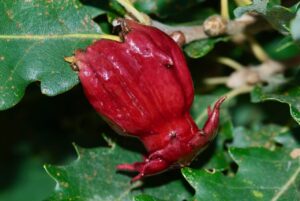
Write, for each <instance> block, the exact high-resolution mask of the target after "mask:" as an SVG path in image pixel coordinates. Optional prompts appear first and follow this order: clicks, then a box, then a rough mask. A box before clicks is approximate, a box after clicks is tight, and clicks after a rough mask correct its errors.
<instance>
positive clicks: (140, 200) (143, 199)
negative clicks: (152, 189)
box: [134, 195, 164, 201]
mask: <svg viewBox="0 0 300 201" xmlns="http://www.w3.org/2000/svg"><path fill="white" fill-rule="evenodd" d="M134 201H164V200H161V199H157V198H155V197H152V196H150V195H137V196H136V197H135V198H134Z"/></svg>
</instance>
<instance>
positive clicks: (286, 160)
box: [182, 147, 300, 201]
mask: <svg viewBox="0 0 300 201" xmlns="http://www.w3.org/2000/svg"><path fill="white" fill-rule="evenodd" d="M297 150H299V149H294V150H292V149H277V150H274V151H270V150H266V149H264V148H247V149H243V148H234V147H231V148H230V149H229V153H230V155H231V157H232V159H233V160H234V161H235V162H236V163H237V165H238V170H237V173H236V175H234V176H228V175H224V174H223V173H222V172H219V171H216V172H207V171H205V170H195V169H191V168H184V169H182V173H183V175H184V177H185V178H186V179H187V180H188V182H189V183H190V184H191V186H192V187H193V188H194V189H195V191H196V194H195V196H194V198H192V199H191V200H209V201H235V200H237V201H240V200H247V201H255V200H272V201H296V200H300V190H299V182H300V157H299V154H298V156H297V155H296V154H294V155H293V154H292V153H295V152H296V151H297Z"/></svg>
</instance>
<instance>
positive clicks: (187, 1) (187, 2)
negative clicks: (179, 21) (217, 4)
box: [134, 0, 205, 17]
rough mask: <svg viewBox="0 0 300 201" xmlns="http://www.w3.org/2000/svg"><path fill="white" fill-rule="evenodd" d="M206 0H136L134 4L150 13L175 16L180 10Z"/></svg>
mask: <svg viewBox="0 0 300 201" xmlns="http://www.w3.org/2000/svg"><path fill="white" fill-rule="evenodd" d="M204 1H205V0H169V1H165V0H157V1H144V0H136V1H134V5H135V7H136V8H137V9H139V10H140V11H143V12H145V13H148V14H150V13H151V14H155V15H158V16H160V17H166V16H172V15H173V16H174V15H177V13H178V12H181V11H184V10H187V9H189V8H192V7H194V6H196V5H197V4H200V3H202V2H204Z"/></svg>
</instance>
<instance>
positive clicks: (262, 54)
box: [247, 35, 270, 62]
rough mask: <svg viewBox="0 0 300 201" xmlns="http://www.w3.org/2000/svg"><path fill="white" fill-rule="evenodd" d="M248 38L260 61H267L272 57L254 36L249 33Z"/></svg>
mask: <svg viewBox="0 0 300 201" xmlns="http://www.w3.org/2000/svg"><path fill="white" fill-rule="evenodd" d="M247 39H248V40H249V42H250V46H251V49H252V52H253V54H254V55H255V57H256V58H257V59H258V60H259V61H261V62H266V61H268V60H269V59H270V58H269V56H268V54H267V53H266V52H265V50H264V49H263V48H262V47H261V46H260V44H259V43H258V42H257V41H256V40H255V39H254V38H253V37H252V36H250V35H248V36H247Z"/></svg>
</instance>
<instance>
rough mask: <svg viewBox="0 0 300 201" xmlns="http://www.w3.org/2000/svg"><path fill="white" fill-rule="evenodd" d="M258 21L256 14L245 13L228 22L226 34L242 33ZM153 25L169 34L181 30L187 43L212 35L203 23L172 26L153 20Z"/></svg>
mask: <svg viewBox="0 0 300 201" xmlns="http://www.w3.org/2000/svg"><path fill="white" fill-rule="evenodd" d="M255 22H256V18H255V16H254V15H250V14H244V15H243V16H242V17H240V18H237V19H235V20H231V21H229V22H227V24H226V31H225V32H226V34H227V35H236V34H240V33H242V32H243V31H244V30H245V28H246V27H247V26H249V25H250V24H253V23H255ZM152 26H155V27H157V28H159V29H160V30H162V31H164V32H165V33H167V34H169V35H170V34H172V32H175V31H181V32H182V33H183V34H184V36H185V39H186V43H190V42H191V41H194V40H200V39H206V38H209V37H210V36H209V35H207V34H206V33H205V32H204V28H203V26H202V25H194V26H170V25H167V24H163V23H161V22H158V21H155V20H152Z"/></svg>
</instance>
